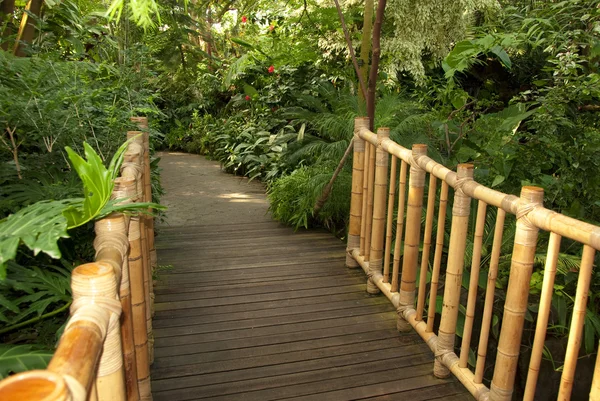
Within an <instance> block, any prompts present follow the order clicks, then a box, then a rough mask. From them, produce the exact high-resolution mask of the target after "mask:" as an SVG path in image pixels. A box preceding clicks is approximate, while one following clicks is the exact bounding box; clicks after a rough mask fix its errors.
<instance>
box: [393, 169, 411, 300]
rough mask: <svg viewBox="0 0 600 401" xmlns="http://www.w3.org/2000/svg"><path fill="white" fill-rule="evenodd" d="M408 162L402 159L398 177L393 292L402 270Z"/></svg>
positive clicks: (396, 287) (396, 290)
mask: <svg viewBox="0 0 600 401" xmlns="http://www.w3.org/2000/svg"><path fill="white" fill-rule="evenodd" d="M407 166H408V165H407V163H406V162H405V161H404V160H401V161H400V177H399V178H398V218H397V219H396V243H395V244H394V265H393V267H392V286H391V291H392V292H398V273H399V271H400V246H401V244H402V234H403V233H404V206H405V203H406V170H407V169H408V167H407Z"/></svg>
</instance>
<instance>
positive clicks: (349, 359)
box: [152, 338, 433, 391]
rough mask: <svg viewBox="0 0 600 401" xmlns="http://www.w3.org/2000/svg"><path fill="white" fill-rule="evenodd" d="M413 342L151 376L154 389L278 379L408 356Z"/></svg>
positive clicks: (165, 389)
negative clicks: (272, 362)
mask: <svg viewBox="0 0 600 401" xmlns="http://www.w3.org/2000/svg"><path fill="white" fill-rule="evenodd" d="M415 340H416V338H415ZM415 345H417V344H416V341H415V343H414V344H413V346H410V345H407V346H406V347H404V348H396V351H390V350H389V349H387V348H386V349H376V350H374V351H364V350H362V349H360V348H358V347H354V353H346V354H335V355H331V356H330V357H323V358H315V359H311V360H299V361H295V362H290V363H282V364H276V365H267V366H261V367H257V368H254V369H238V370H232V371H225V372H216V373H207V374H200V372H198V373H197V374H195V375H189V376H182V377H179V378H177V380H170V379H169V380H161V379H159V378H158V377H154V376H153V378H152V381H153V388H154V389H156V391H168V390H173V389H177V388H187V387H202V386H208V385H211V384H216V383H232V382H238V381H242V380H254V379H260V378H270V379H271V380H277V377H280V376H282V375H288V374H297V373H302V372H311V371H316V370H329V369H333V368H336V367H342V366H347V365H354V364H359V363H367V362H370V361H371V362H373V361H382V360H386V359H390V358H394V359H396V358H399V354H400V352H406V353H407V355H406V356H408V352H409V350H411V349H413V348H414V346H415ZM421 345H422V344H421ZM417 347H418V345H417ZM420 349H423V348H420ZM418 354H419V355H421V354H422V353H420V352H418ZM423 355H425V356H426V357H429V358H431V361H433V356H431V353H427V352H426V353H424V354H423Z"/></svg>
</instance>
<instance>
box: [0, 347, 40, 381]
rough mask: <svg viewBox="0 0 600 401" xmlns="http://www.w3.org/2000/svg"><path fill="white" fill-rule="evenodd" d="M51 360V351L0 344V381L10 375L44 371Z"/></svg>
mask: <svg viewBox="0 0 600 401" xmlns="http://www.w3.org/2000/svg"><path fill="white" fill-rule="evenodd" d="M51 358H52V351H49V350H45V349H36V347H34V346H32V345H8V344H0V379H4V378H6V377H7V376H8V375H9V374H12V373H20V372H25V371H27V370H32V369H44V368H46V367H47V366H48V362H50V359H51Z"/></svg>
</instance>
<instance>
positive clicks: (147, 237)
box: [140, 131, 156, 364]
mask: <svg viewBox="0 0 600 401" xmlns="http://www.w3.org/2000/svg"><path fill="white" fill-rule="evenodd" d="M142 139H143V146H144V153H143V155H144V159H143V163H142V165H143V168H144V172H143V174H142V177H143V180H144V202H152V182H151V179H150V136H149V133H148V132H147V131H146V132H144V133H143V135H142ZM148 211H149V212H151V211H152V209H149V210H148ZM140 219H141V220H140V221H143V227H144V228H143V229H144V232H143V233H142V249H143V252H144V253H143V254H144V256H145V258H144V261H145V263H146V266H145V272H146V274H147V276H148V288H147V291H148V298H146V319H147V320H148V321H147V322H146V327H147V329H148V352H149V354H150V356H149V358H150V364H152V363H153V362H154V331H153V330H152V316H154V282H153V279H152V277H153V276H154V269H155V268H156V249H154V250H153V248H154V219H153V218H152V216H146V215H142V216H140ZM153 252H154V256H152V253H153ZM153 259H154V261H153ZM145 279H146V278H145V277H144V280H145ZM144 284H145V283H144Z"/></svg>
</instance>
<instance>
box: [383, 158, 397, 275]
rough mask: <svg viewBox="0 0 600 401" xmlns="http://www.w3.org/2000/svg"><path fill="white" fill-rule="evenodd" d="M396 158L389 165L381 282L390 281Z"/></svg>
mask: <svg viewBox="0 0 600 401" xmlns="http://www.w3.org/2000/svg"><path fill="white" fill-rule="evenodd" d="M397 170H398V158H397V157H396V156H392V165H391V167H390V189H389V193H388V209H387V223H386V229H385V256H384V258H383V282H384V283H389V282H390V256H391V253H392V231H393V230H392V228H393V227H392V225H393V224H394V196H395V195H396V171H397Z"/></svg>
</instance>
